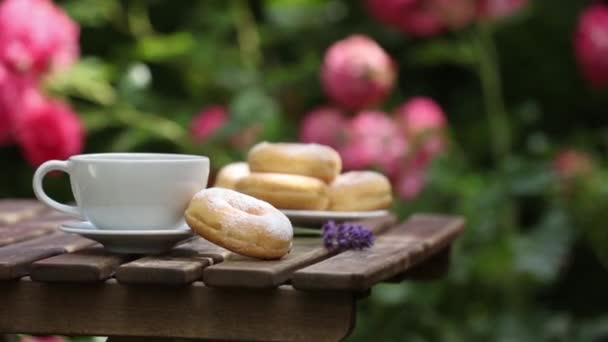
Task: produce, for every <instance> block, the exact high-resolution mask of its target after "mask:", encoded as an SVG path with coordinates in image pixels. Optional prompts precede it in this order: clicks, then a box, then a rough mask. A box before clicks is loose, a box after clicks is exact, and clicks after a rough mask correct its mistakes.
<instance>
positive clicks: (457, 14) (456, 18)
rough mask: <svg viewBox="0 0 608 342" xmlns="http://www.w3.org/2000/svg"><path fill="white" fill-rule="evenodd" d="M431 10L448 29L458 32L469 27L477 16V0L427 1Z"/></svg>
mask: <svg viewBox="0 0 608 342" xmlns="http://www.w3.org/2000/svg"><path fill="white" fill-rule="evenodd" d="M427 1H428V2H429V3H430V6H431V9H432V10H433V12H435V13H436V15H437V16H438V17H439V18H440V19H441V22H442V23H443V25H445V26H446V27H447V28H449V29H452V30H456V29H461V28H464V27H466V26H468V25H469V24H470V23H471V22H473V20H474V19H475V16H476V15H477V12H476V11H477V8H476V7H477V2H476V0H427Z"/></svg>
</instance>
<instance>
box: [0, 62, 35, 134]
mask: <svg viewBox="0 0 608 342" xmlns="http://www.w3.org/2000/svg"><path fill="white" fill-rule="evenodd" d="M39 96H40V94H39V93H38V89H37V88H36V83H35V81H34V79H32V77H30V75H27V74H18V73H15V72H12V71H10V70H9V69H7V68H5V67H4V66H3V65H2V64H1V63H0V146H3V145H8V144H10V143H12V142H13V138H14V137H13V133H14V129H15V121H16V119H17V117H18V116H19V115H21V114H22V113H23V111H24V108H25V107H26V106H27V105H28V103H29V102H32V100H35V99H36V98H38V97H39Z"/></svg>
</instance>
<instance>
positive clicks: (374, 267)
mask: <svg viewBox="0 0 608 342" xmlns="http://www.w3.org/2000/svg"><path fill="white" fill-rule="evenodd" d="M463 227H464V220H463V219H462V218H460V217H449V216H436V215H414V216H412V217H411V218H410V219H409V220H407V221H406V222H405V223H403V224H401V225H399V226H397V227H395V228H393V229H391V230H390V231H389V232H387V233H386V234H385V235H383V236H380V237H379V238H377V240H376V243H375V244H374V246H373V247H371V248H369V249H367V250H363V251H353V250H349V251H345V252H343V253H340V254H338V255H335V256H333V257H331V258H329V259H327V260H324V261H321V262H319V263H316V264H314V265H311V266H309V267H306V268H303V269H301V270H299V271H296V272H295V273H294V274H293V277H292V279H291V283H292V284H293V286H294V287H295V288H297V289H301V290H364V289H367V288H370V287H371V286H373V285H374V284H376V283H378V282H381V281H383V280H387V279H390V278H391V277H394V276H395V275H397V274H399V273H402V272H404V271H406V270H407V269H409V268H410V267H412V266H413V265H416V264H418V263H420V262H421V261H423V260H425V259H427V258H429V257H430V256H432V255H434V254H436V253H437V252H439V251H440V250H441V249H443V248H445V247H446V246H448V245H449V244H450V243H451V242H452V241H453V240H454V239H455V238H456V236H457V235H458V234H460V233H461V232H462V230H463Z"/></svg>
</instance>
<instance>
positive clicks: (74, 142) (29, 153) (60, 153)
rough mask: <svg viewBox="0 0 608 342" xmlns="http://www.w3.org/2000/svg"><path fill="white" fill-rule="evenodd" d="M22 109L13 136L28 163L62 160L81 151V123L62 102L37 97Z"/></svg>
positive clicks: (34, 164)
mask: <svg viewBox="0 0 608 342" xmlns="http://www.w3.org/2000/svg"><path fill="white" fill-rule="evenodd" d="M24 108H25V112H24V113H23V114H22V115H20V116H19V118H18V120H17V125H16V126H17V130H16V138H17V141H18V142H19V145H20V146H21V150H22V151H23V154H24V155H25V159H26V160H27V161H28V162H29V163H30V164H32V165H33V166H38V165H40V164H42V163H44V162H45V161H47V160H51V159H60V160H63V159H67V158H69V157H70V156H72V155H74V154H78V153H80V152H81V151H82V148H83V144H84V128H83V125H82V122H81V121H80V118H79V117H78V116H77V115H76V113H74V112H73V111H72V109H71V108H70V107H68V106H67V105H66V104H64V103H61V102H59V101H55V100H48V99H42V98H38V99H37V101H35V102H32V103H30V104H28V105H26V106H25V107H24Z"/></svg>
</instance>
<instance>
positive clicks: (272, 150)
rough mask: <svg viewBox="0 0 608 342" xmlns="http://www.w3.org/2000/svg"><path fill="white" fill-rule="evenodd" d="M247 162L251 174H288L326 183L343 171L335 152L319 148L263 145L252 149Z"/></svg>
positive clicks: (282, 144) (314, 145)
mask: <svg viewBox="0 0 608 342" xmlns="http://www.w3.org/2000/svg"><path fill="white" fill-rule="evenodd" d="M247 162H248V163H249V168H250V169H251V172H273V173H289V174H296V175H302V176H308V177H314V178H318V179H321V180H323V181H325V182H328V183H329V182H331V181H332V180H333V179H334V178H336V176H337V175H338V174H339V173H340V171H341V170H342V159H340V155H339V154H338V152H336V150H334V149H333V148H331V147H329V146H325V145H319V144H296V143H268V142H262V143H259V144H257V145H255V146H254V147H253V148H251V150H250V151H249V154H248V155H247Z"/></svg>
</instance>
